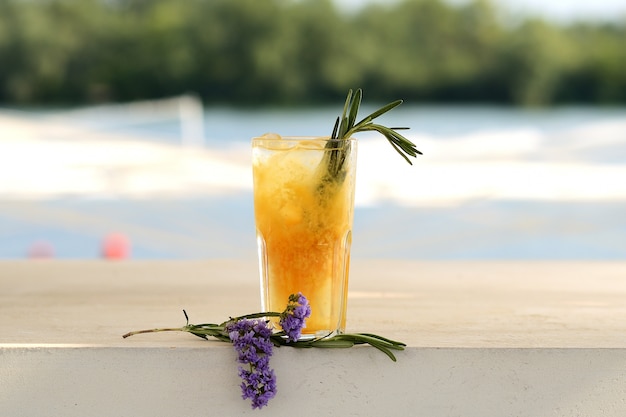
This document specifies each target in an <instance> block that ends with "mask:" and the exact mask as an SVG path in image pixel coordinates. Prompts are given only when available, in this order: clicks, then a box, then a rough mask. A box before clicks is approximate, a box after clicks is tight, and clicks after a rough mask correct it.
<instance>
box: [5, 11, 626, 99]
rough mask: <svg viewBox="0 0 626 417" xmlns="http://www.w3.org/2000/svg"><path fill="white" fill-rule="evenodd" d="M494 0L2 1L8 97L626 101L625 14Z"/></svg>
mask: <svg viewBox="0 0 626 417" xmlns="http://www.w3.org/2000/svg"><path fill="white" fill-rule="evenodd" d="M501 16H502V14H501V10H499V9H498V8H497V7H496V6H495V5H494V4H493V3H492V2H490V1H488V0H474V1H472V2H470V3H466V4H463V5H456V6H454V5H450V4H449V3H446V2H445V1H443V0H401V1H399V2H394V3H393V4H388V5H385V4H372V5H369V6H366V7H364V8H362V9H359V10H356V11H354V12H345V11H341V10H340V9H338V8H337V7H336V6H335V4H334V3H333V2H332V1H331V0H0V103H3V104H4V105H7V104H8V105H52V104H54V105H56V104H84V103H93V102H103V101H130V100H138V99H147V98H158V97H167V96H172V95H178V94H183V93H189V92H192V93H195V94H197V95H199V96H200V97H201V98H202V99H203V100H204V101H205V102H207V103H230V104H243V105H261V104H282V105H295V104H314V103H325V102H328V101H330V100H332V101H333V102H336V100H337V99H342V98H343V97H345V92H346V90H347V89H348V88H356V87H362V88H363V89H364V90H365V91H366V93H367V96H368V99H371V100H382V101H388V100H389V99H391V98H397V97H402V98H405V99H410V100H411V101H414V102H416V101H418V102H446V103H458V102H484V103H502V104H511V105H525V106H541V105H553V104H560V103H591V104H623V103H626V71H625V70H624V65H625V64H626V17H625V18H624V19H622V21H621V23H611V24H609V23H589V22H587V23H584V22H578V23H571V24H567V25H563V24H556V23H553V22H548V21H545V20H542V19H540V18H533V17H525V18H522V19H519V20H518V21H515V22H513V21H511V20H506V19H503V18H502V17H501Z"/></svg>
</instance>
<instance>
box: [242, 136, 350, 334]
mask: <svg viewBox="0 0 626 417" xmlns="http://www.w3.org/2000/svg"><path fill="white" fill-rule="evenodd" d="M356 143H357V142H356V140H355V139H347V140H340V141H338V140H330V139H329V138H319V137H283V138H280V137H278V135H274V136H271V135H266V136H264V137H258V138H254V139H253V140H252V154H253V177H254V211H255V221H256V233H257V242H258V251H259V269H260V275H261V304H262V308H263V311H282V310H283V309H284V308H285V305H286V303H287V299H288V297H289V295H290V294H292V293H297V292H301V293H302V294H303V295H305V296H306V297H307V299H308V300H309V303H310V305H311V310H312V314H311V316H310V317H309V319H308V320H307V322H306V328H305V329H303V331H302V337H303V338H311V337H315V336H324V335H327V334H337V333H343V332H344V331H345V326H346V311H347V296H348V274H349V268H350V245H351V242H352V221H353V218H354V188H355V174H356Z"/></svg>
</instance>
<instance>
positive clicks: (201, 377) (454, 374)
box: [0, 261, 626, 417]
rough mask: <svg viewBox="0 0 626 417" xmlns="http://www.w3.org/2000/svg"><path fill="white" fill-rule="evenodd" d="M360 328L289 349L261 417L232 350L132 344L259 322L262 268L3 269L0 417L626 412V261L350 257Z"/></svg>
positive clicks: (277, 359) (352, 325) (94, 264)
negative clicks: (323, 343) (201, 325)
mask: <svg viewBox="0 0 626 417" xmlns="http://www.w3.org/2000/svg"><path fill="white" fill-rule="evenodd" d="M353 264H354V266H353V273H352V281H351V297H350V306H349V319H348V331H352V332H357V331H370V332H374V333H379V334H382V335H385V336H388V337H391V338H395V339H399V340H403V341H405V342H407V344H408V348H407V349H406V351H404V352H399V353H398V355H397V356H398V362H396V363H393V362H391V361H390V360H389V359H388V358H387V357H386V356H384V355H383V354H381V353H380V352H378V351H376V350H374V349H372V348H368V347H357V348H353V349H347V350H338V349H333V350H321V349H317V350H313V349H308V350H296V349H291V348H280V349H277V351H276V352H275V356H274V357H273V359H272V366H273V367H274V369H275V371H276V374H277V378H278V395H277V396H276V398H274V399H273V400H272V401H271V402H270V404H269V406H268V407H266V408H264V409H263V410H260V411H259V410H254V411H253V410H251V409H250V406H249V402H247V401H242V400H241V398H240V393H239V386H238V385H239V379H238V377H237V371H236V367H237V365H236V363H235V356H234V352H233V350H232V348H231V347H230V346H229V345H228V344H224V343H220V342H216V341H211V342H207V341H203V340H201V339H198V338H196V337H194V336H192V335H189V334H184V333H160V334H150V335H138V336H134V337H132V338H129V339H122V338H121V335H122V334H123V333H125V332H127V331H129V330H137V329H142V328H152V327H165V326H167V327H171V326H180V325H183V324H184V317H183V315H182V312H181V310H182V309H183V308H185V309H186V310H187V311H188V313H189V315H190V319H191V322H196V323H198V322H208V321H213V322H218V321H222V320H224V319H226V318H227V317H228V316H230V315H239V314H244V313H249V312H255V311H258V305H259V301H258V284H257V280H256V264H255V263H254V262H251V263H249V264H248V263H243V264H242V263H238V262H235V261H207V262H122V263H106V262H100V261H88V262H83V261H75V262H71V261H65V262H63V261H50V262H48V261H44V262H39V261H23V262H22V261H19V262H18V261H10V262H9V261H7V262H0V416H26V417H38V416H42V417H43V416H46V417H49V416H63V417H73V416H81V417H84V416H90V417H97V416H132V417H137V416H151V417H158V416H189V417H193V416H207V415H220V416H222V415H270V414H271V415H274V416H283V415H284V416H287V415H289V416H293V415H299V416H320V415H324V416H325V415H329V416H331V415H340V416H349V415H355V416H357V415H358V416H368V415H384V416H387V415H393V416H396V415H407V416H408V415H411V416H413V415H416V416H429V417H437V416H481V417H489V416H494V417H496V416H498V417H502V416H528V417H531V416H532V417H536V416H615V417H617V416H620V417H623V416H624V415H626V263H625V262H621V263H620V262H589V263H587V262H574V263H561V262H400V261H354V263H353Z"/></svg>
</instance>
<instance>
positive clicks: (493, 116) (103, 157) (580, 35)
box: [0, 0, 626, 260]
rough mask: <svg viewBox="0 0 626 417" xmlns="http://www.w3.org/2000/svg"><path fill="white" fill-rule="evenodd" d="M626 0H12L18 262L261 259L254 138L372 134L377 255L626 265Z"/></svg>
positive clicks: (3, 135)
mask: <svg viewBox="0 0 626 417" xmlns="http://www.w3.org/2000/svg"><path fill="white" fill-rule="evenodd" d="M625 66H626V2H623V1H621V0H613V1H611V0H596V1H594V2H589V1H586V2H582V1H576V0H568V1H566V0H559V1H558V2H546V1H537V0H491V1H489V0H473V1H472V0H467V1H464V0H393V1H385V0H380V1H375V0H370V1H367V0H334V1H332V0H185V1H178V0H0V259H20V258H70V259H78V258H81V259H95V258H106V259H123V258H133V259H210V258H239V259H251V260H253V259H256V247H255V245H256V244H255V237H254V215H253V207H252V177H251V169H250V163H251V161H250V139H251V138H252V137H254V136H258V135H261V134H263V133H266V132H276V133H279V134H283V135H329V134H330V132H331V130H332V127H333V124H334V120H335V118H336V117H337V116H338V115H339V114H340V113H341V110H342V108H343V102H344V100H345V96H346V92H347V90H348V89H350V88H353V89H354V88H359V87H360V88H363V90H364V102H363V106H362V112H363V115H364V114H366V112H368V110H374V109H375V108H377V107H378V106H380V105H383V104H385V103H387V102H390V101H393V100H396V99H398V98H401V99H404V104H403V105H402V106H400V107H399V108H397V109H395V110H394V111H393V112H391V113H389V114H388V115H385V116H384V117H383V119H382V120H381V121H382V122H384V123H385V124H388V125H391V126H407V127H410V128H411V129H410V130H409V131H407V134H406V136H407V137H408V138H409V139H411V140H413V141H414V142H415V143H416V145H417V148H418V149H420V150H421V151H422V152H424V155H423V156H420V157H419V158H418V159H417V160H415V162H414V165H413V166H409V165H408V164H406V163H405V162H403V160H402V159H401V158H400V157H399V156H398V155H397V154H396V153H395V151H394V150H393V149H392V148H391V147H390V146H389V145H388V144H387V143H386V141H385V139H384V138H382V137H377V136H371V135H367V134H364V135H362V136H359V139H360V145H359V152H360V153H359V168H358V177H357V197H356V199H357V202H356V212H355V224H354V241H353V256H354V257H355V258H359V257H361V258H403V259H626V69H625Z"/></svg>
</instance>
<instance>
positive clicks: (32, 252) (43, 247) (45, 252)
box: [28, 240, 54, 259]
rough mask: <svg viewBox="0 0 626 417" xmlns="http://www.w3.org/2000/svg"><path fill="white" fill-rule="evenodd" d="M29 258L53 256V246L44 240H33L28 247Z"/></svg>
mask: <svg viewBox="0 0 626 417" xmlns="http://www.w3.org/2000/svg"><path fill="white" fill-rule="evenodd" d="M28 258H29V259H50V258H54V246H52V244H50V243H49V242H46V241H45V240H38V241H36V242H33V244H32V245H30V247H29V248H28Z"/></svg>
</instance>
